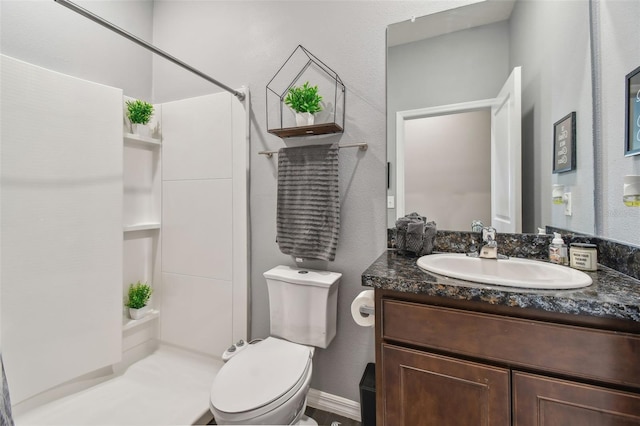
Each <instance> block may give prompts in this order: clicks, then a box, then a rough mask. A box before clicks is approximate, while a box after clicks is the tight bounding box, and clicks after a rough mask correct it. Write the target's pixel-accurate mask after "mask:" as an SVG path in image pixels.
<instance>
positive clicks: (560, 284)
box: [418, 253, 592, 289]
mask: <svg viewBox="0 0 640 426" xmlns="http://www.w3.org/2000/svg"><path fill="white" fill-rule="evenodd" d="M418 266H419V267H420V268H422V269H424V270H425V271H428V272H433V273H436V274H440V275H445V276H447V277H451V278H458V279H461V280H466V281H475V282H479V283H484V284H495V285H503V286H509V287H522V288H539V289H568V288H580V287H587V286H589V285H591V283H592V281H591V277H590V276H589V275H587V274H585V273H584V272H581V271H578V270H576V269H572V268H569V267H568V266H560V265H556V264H553V263H546V262H541V261H537V260H528V259H519V258H509V259H498V260H496V259H480V258H477V257H469V256H466V255H464V254H458V253H442V254H430V255H427V256H422V257H421V258H419V259H418Z"/></svg>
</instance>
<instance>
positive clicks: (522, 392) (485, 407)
mask: <svg viewBox="0 0 640 426" xmlns="http://www.w3.org/2000/svg"><path fill="white" fill-rule="evenodd" d="M529 311H531V312H529ZM512 313H513V315H512ZM545 315H547V314H545V313H542V312H540V311H534V310H527V309H517V310H510V309H509V308H504V309H497V308H495V307H492V305H490V304H487V303H482V302H470V301H458V300H448V299H446V298H438V297H433V296H421V295H415V294H409V293H402V292H396V291H391V290H380V289H376V362H377V364H378V365H380V366H381V368H378V369H377V371H380V374H378V375H377V377H376V380H377V383H376V388H377V389H378V392H377V401H376V404H377V424H378V425H438V426H446V425H500V426H502V425H509V424H514V425H519V426H523V425H549V424H552V425H563V426H564V425H580V426H584V425H599V426H602V425H640V327H639V326H638V325H637V324H622V323H621V324H617V323H615V322H609V321H602V322H601V323H598V321H594V320H593V318H582V317H578V316H575V320H574V319H572V316H571V315H563V316H562V317H559V316H551V315H547V317H545ZM618 325H619V327H618Z"/></svg>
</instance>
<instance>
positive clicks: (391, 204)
mask: <svg viewBox="0 0 640 426" xmlns="http://www.w3.org/2000/svg"><path fill="white" fill-rule="evenodd" d="M395 206H396V200H395V197H394V196H393V195H387V208H388V209H392V208H394V207H395Z"/></svg>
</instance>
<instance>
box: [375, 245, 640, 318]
mask: <svg viewBox="0 0 640 426" xmlns="http://www.w3.org/2000/svg"><path fill="white" fill-rule="evenodd" d="M416 260H417V257H415V256H414V257H410V256H404V255H400V254H399V253H398V252H397V251H396V250H394V249H389V250H387V251H386V252H384V253H382V255H381V256H380V257H379V258H378V259H377V260H376V261H375V262H374V263H373V264H371V266H369V268H367V270H366V271H364V272H363V273H362V285H363V286H367V287H375V288H379V289H384V290H395V291H399V292H405V293H416V294H424V295H429V296H439V297H444V298H448V299H456V300H469V301H478V302H484V303H489V304H492V305H504V306H511V307H521V308H531V309H540V310H544V311H548V312H554V313H564V314H575V315H586V316H595V317H603V318H614V319H622V320H631V321H637V322H640V280H636V279H634V278H631V277H629V276H628V275H624V274H622V273H620V272H617V271H615V270H613V269H610V268H607V267H606V266H602V265H598V271H597V272H586V273H587V274H588V275H590V276H591V278H592V280H593V284H591V285H590V286H588V287H584V288H580V289H571V290H537V289H535V290H534V289H522V288H513V287H504V286H498V285H495V286H492V285H486V284H479V283H474V282H470V281H463V280H458V279H454V278H448V277H444V276H442V275H437V274H432V273H429V272H426V271H423V270H422V269H420V268H419V267H418V266H417V264H416Z"/></svg>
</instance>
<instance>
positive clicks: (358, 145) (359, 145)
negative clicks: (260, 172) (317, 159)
mask: <svg viewBox="0 0 640 426" xmlns="http://www.w3.org/2000/svg"><path fill="white" fill-rule="evenodd" d="M338 148H358V149H360V151H366V150H367V148H369V144H367V143H366V142H360V143H353V144H349V145H339V146H338ZM277 153H278V151H259V152H258V155H266V156H267V158H271V157H273V155H274V154H277Z"/></svg>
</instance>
